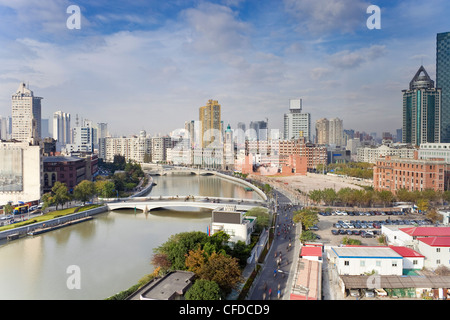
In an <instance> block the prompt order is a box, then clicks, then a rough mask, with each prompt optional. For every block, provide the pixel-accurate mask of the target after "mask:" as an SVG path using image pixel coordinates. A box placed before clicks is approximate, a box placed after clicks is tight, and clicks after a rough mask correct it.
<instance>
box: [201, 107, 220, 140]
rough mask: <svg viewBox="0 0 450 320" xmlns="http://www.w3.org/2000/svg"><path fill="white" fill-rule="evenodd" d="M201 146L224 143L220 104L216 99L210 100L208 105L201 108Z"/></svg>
mask: <svg viewBox="0 0 450 320" xmlns="http://www.w3.org/2000/svg"><path fill="white" fill-rule="evenodd" d="M199 120H200V134H201V137H200V138H201V147H202V148H206V147H207V146H213V145H212V144H213V143H214V145H216V144H219V145H221V144H222V121H221V118H220V104H219V102H218V101H216V100H211V99H210V100H208V103H207V104H206V106H203V107H200V109H199Z"/></svg>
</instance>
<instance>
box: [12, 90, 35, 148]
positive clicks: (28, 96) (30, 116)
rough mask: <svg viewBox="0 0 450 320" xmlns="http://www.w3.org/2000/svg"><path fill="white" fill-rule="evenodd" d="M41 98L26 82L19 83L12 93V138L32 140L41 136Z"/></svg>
mask: <svg viewBox="0 0 450 320" xmlns="http://www.w3.org/2000/svg"><path fill="white" fill-rule="evenodd" d="M41 100H42V98H41V97H35V96H34V95H33V91H31V90H30V89H28V88H27V86H26V85H25V83H23V82H22V83H21V84H20V85H19V88H18V89H17V91H16V93H14V94H13V95H12V114H11V116H12V132H11V138H12V139H16V140H18V141H27V142H31V141H32V140H33V139H40V138H41Z"/></svg>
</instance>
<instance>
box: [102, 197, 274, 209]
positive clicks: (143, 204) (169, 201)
mask: <svg viewBox="0 0 450 320" xmlns="http://www.w3.org/2000/svg"><path fill="white" fill-rule="evenodd" d="M227 205H234V206H236V210H242V211H247V210H250V209H252V208H254V207H264V206H266V202H265V201H264V200H254V199H234V198H221V197H203V196H190V197H189V196H176V197H174V196H165V197H143V198H133V199H124V200H118V201H115V202H108V203H106V206H107V207H108V209H109V210H118V209H136V210H140V211H143V212H148V211H150V210H153V209H157V208H177V207H195V208H205V209H211V210H215V209H218V208H222V207H225V206H227Z"/></svg>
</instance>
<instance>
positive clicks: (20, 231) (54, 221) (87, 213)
mask: <svg viewBox="0 0 450 320" xmlns="http://www.w3.org/2000/svg"><path fill="white" fill-rule="evenodd" d="M106 211H108V208H107V206H102V207H98V208H94V209H91V210H86V211H83V212H77V213H73V214H68V215H66V216H63V217H59V218H55V219H52V220H47V221H44V222H38V223H33V224H30V225H27V226H23V227H18V228H13V229H10V230H6V231H1V232H0V240H3V239H6V238H7V237H8V236H9V235H12V234H16V233H17V234H19V235H20V236H23V235H26V234H27V233H28V232H31V231H33V230H36V229H40V228H42V227H43V226H44V225H45V227H50V226H56V225H59V224H61V223H65V222H68V221H72V220H76V219H80V218H83V217H87V216H93V215H96V214H99V213H103V212H106Z"/></svg>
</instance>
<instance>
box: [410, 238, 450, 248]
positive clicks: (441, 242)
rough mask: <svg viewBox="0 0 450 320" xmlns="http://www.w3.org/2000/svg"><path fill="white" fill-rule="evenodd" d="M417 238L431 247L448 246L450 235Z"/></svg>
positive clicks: (449, 244) (449, 245)
mask: <svg viewBox="0 0 450 320" xmlns="http://www.w3.org/2000/svg"><path fill="white" fill-rule="evenodd" d="M417 240H419V241H422V242H423V243H426V244H427V245H429V246H432V247H450V237H426V238H417Z"/></svg>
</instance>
